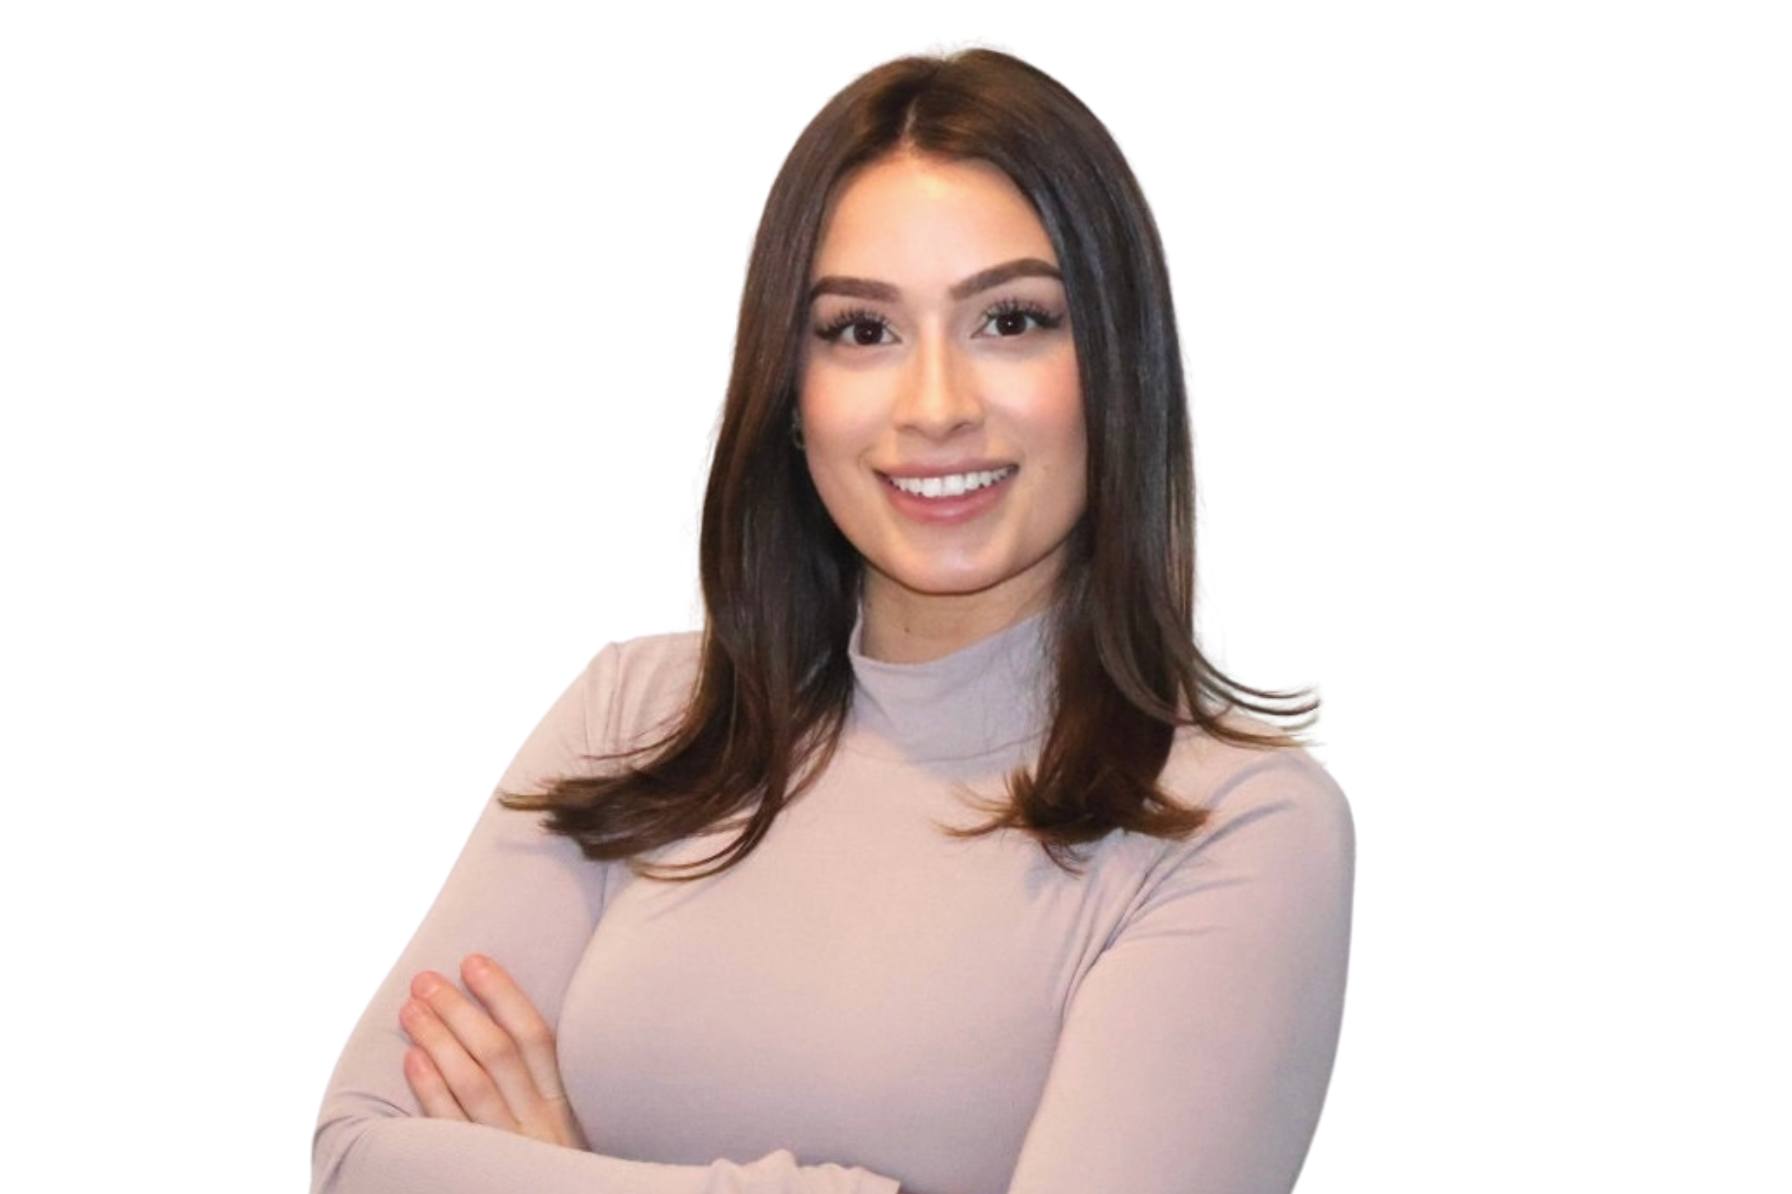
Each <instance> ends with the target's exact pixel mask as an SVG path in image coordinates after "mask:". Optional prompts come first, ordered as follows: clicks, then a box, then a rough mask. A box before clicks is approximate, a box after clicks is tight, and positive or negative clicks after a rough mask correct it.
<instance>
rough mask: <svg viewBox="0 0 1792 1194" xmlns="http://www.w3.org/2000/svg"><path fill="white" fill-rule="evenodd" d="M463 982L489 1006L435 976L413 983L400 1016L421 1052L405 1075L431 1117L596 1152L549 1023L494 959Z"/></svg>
mask: <svg viewBox="0 0 1792 1194" xmlns="http://www.w3.org/2000/svg"><path fill="white" fill-rule="evenodd" d="M461 978H462V979H463V980H464V981H465V982H466V984H467V989H468V990H470V991H472V992H473V994H474V995H476V996H478V998H479V1003H475V1002H473V1001H472V1000H470V999H468V998H467V997H466V996H465V995H462V994H461V993H460V991H459V990H458V989H456V988H455V986H454V984H453V983H451V982H448V981H447V980H446V979H444V978H442V976H441V975H439V974H437V973H436V972H435V971H433V970H425V971H423V972H422V973H421V974H419V975H417V977H416V978H414V979H412V980H411V995H412V997H413V998H411V999H410V1000H408V1001H407V1002H406V1003H405V1005H404V1007H403V1008H401V1009H400V1010H399V1022H400V1023H401V1024H402V1025H403V1026H404V1030H405V1032H406V1033H408V1034H409V1035H410V1038H411V1039H412V1040H413V1041H416V1042H417V1046H418V1047H413V1048H411V1049H409V1050H407V1051H406V1052H405V1055H404V1076H405V1080H406V1081H407V1082H409V1083H410V1084H411V1090H412V1091H413V1092H415V1094H416V1096H417V1101H418V1102H419V1103H421V1104H422V1106H423V1113H424V1115H426V1116H428V1117H429V1118H431V1119H458V1120H471V1121H473V1122H475V1123H482V1124H488V1125H490V1126H491V1127H494V1128H503V1129H504V1130H505V1131H507V1132H516V1133H518V1134H520V1135H523V1136H529V1137H533V1138H534V1139H536V1140H542V1141H545V1142H547V1143H549V1144H558V1145H563V1146H564V1147H566V1148H576V1149H580V1150H582V1151H590V1147H591V1146H590V1145H589V1144H587V1143H586V1142H585V1134H584V1132H583V1131H581V1130H580V1128H579V1121H578V1120H577V1119H576V1118H574V1116H573V1113H572V1106H571V1104H569V1103H568V1102H567V1099H566V1092H565V1089H564V1088H563V1087H562V1086H561V1084H560V1063H559V1060H558V1058H557V1057H556V1055H555V1052H554V1032H553V1030H552V1029H550V1028H549V1027H548V1024H547V1021H546V1020H544V1019H542V1016H541V1013H540V1012H539V1011H537V1010H536V1009H535V1005H534V1004H532V1003H530V1002H529V997H528V996H527V995H525V994H523V990H522V988H521V987H519V986H517V985H516V981H515V980H514V979H512V978H511V977H510V975H508V974H506V973H505V972H504V970H503V969H502V968H501V967H500V966H499V965H498V964H497V963H496V962H494V961H492V960H491V959H489V958H486V957H483V956H481V955H479V954H470V955H468V956H467V958H466V959H465V960H464V961H462V963H461ZM480 1004H483V1005H484V1007H481V1006H480Z"/></svg>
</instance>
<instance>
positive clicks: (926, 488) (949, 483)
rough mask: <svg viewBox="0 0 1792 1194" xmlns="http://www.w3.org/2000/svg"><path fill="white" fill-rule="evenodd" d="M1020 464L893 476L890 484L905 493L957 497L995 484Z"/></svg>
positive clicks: (921, 495)
mask: <svg viewBox="0 0 1792 1194" xmlns="http://www.w3.org/2000/svg"><path fill="white" fill-rule="evenodd" d="M1019 467H1020V466H1018V465H1013V464H1011V465H1009V466H1008V467H1007V468H998V469H991V470H989V471H987V472H981V473H952V474H950V475H948V476H944V477H891V478H890V484H892V485H894V486H895V487H896V488H898V489H900V490H902V492H904V493H912V494H916V495H917V496H920V497H931V498H936V497H957V496H958V495H959V494H962V493H968V492H970V491H971V490H974V489H982V488H983V487H984V486H986V485H994V484H995V483H996V482H997V481H1000V480H1003V479H1004V478H1006V477H1007V476H1008V475H1009V474H1011V473H1013V472H1014V471H1015V470H1016V469H1017V468H1019Z"/></svg>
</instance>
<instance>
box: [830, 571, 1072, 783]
mask: <svg viewBox="0 0 1792 1194" xmlns="http://www.w3.org/2000/svg"><path fill="white" fill-rule="evenodd" d="M1049 614H1050V608H1049V607H1047V608H1046V609H1043V610H1040V611H1038V612H1036V613H1033V614H1029V615H1028V616H1026V617H1025V618H1022V619H1021V620H1020V621H1018V622H1014V623H1011V624H1010V625H1008V626H1005V627H1003V628H1002V629H1000V630H997V631H995V632H994V633H993V634H988V635H985V636H984V637H983V638H980V639H978V640H977V641H975V642H973V643H969V644H967V645H965V646H963V647H960V648H958V650H956V651H952V652H950V653H949V654H946V655H942V656H940V657H939V658H937V659H929V660H926V661H924V662H921V663H886V662H883V661H881V660H877V659H871V658H869V657H867V656H866V655H865V654H864V653H863V652H862V651H861V650H860V645H861V640H862V639H863V637H864V633H865V606H864V603H863V601H862V600H861V601H860V604H859V606H858V610H857V613H856V614H855V616H854V618H853V626H852V637H851V638H850V639H849V640H848V642H847V655H848V656H849V657H850V658H851V660H852V670H853V676H854V693H853V704H852V715H851V719H850V725H851V728H852V730H853V733H852V735H851V745H850V747H849V748H850V749H852V750H855V751H857V752H858V753H860V754H870V755H877V756H880V757H883V758H891V759H905V760H910V761H915V762H919V761H923V760H944V759H963V758H972V757H974V756H977V755H984V754H989V753H992V752H994V751H996V750H999V749H1002V748H1004V747H1010V746H1014V745H1016V744H1018V743H1021V742H1024V741H1026V740H1027V739H1029V738H1033V737H1037V736H1040V735H1043V734H1044V733H1045V731H1046V730H1047V729H1048V728H1049V725H1048V722H1047V718H1048V711H1047V706H1046V701H1047V696H1048V692H1047V690H1048V687H1049V682H1050V676H1051V667H1052V662H1051V660H1050V659H1049V658H1048V657H1047V656H1046V654H1045V633H1046V629H1047V620H1048V617H1049Z"/></svg>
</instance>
